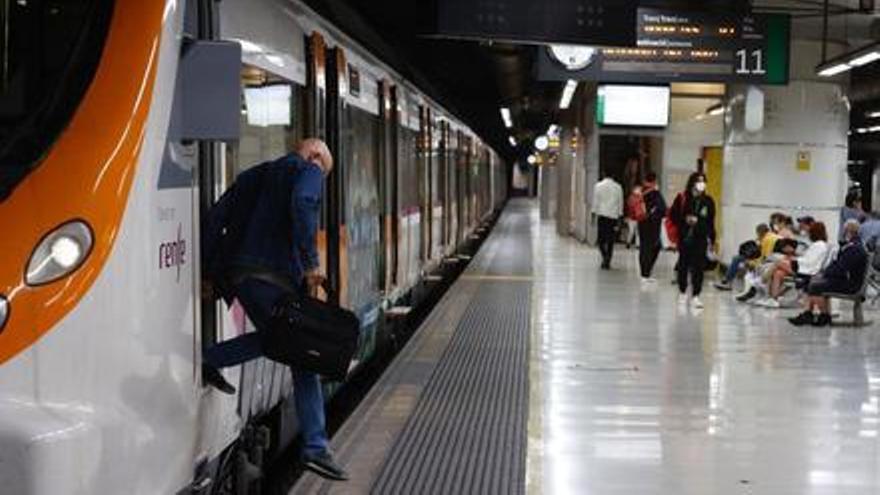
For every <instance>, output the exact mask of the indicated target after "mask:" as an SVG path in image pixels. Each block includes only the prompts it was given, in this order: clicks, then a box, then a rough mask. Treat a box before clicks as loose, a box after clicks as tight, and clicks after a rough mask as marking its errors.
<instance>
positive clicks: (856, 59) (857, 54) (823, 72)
mask: <svg viewBox="0 0 880 495" xmlns="http://www.w3.org/2000/svg"><path fill="white" fill-rule="evenodd" d="M878 60H880V42H877V43H872V44H870V45H867V46H863V47H862V48H859V49H858V50H853V51H851V52H849V53H845V54H843V55H841V56H839V57H836V58H834V59H833V60H831V61H828V62H824V63H822V64H820V65H819V66H818V67H816V73H817V74H819V75H820V76H822V77H831V76H835V75H837V74H840V73H842V72H846V71H848V70H850V69H852V68H855V67H861V66H863V65H868V64H870V63H872V62H876V61H878Z"/></svg>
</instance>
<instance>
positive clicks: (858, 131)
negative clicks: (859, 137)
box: [856, 127, 868, 134]
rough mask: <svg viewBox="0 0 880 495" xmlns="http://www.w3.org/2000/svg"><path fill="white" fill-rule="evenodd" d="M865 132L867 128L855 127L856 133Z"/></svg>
mask: <svg viewBox="0 0 880 495" xmlns="http://www.w3.org/2000/svg"><path fill="white" fill-rule="evenodd" d="M866 132H868V129H865V128H864V127H859V128H858V129H856V134H865V133H866Z"/></svg>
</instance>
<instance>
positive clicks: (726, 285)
mask: <svg viewBox="0 0 880 495" xmlns="http://www.w3.org/2000/svg"><path fill="white" fill-rule="evenodd" d="M712 286H713V287H715V288H716V289H718V290H721V291H729V290H733V286H732V285H730V282H728V281H726V280H722V281H720V282H715V283H714V284H712Z"/></svg>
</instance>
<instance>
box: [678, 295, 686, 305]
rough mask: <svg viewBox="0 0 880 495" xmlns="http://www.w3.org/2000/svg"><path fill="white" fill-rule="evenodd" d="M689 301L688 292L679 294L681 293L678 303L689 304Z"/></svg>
mask: <svg viewBox="0 0 880 495" xmlns="http://www.w3.org/2000/svg"><path fill="white" fill-rule="evenodd" d="M687 303H688V296H687V294H679V295H678V304H679V305H680V306H687Z"/></svg>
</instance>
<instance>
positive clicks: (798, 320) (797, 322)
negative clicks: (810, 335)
mask: <svg viewBox="0 0 880 495" xmlns="http://www.w3.org/2000/svg"><path fill="white" fill-rule="evenodd" d="M814 321H815V318H814V317H813V312H812V311H804V312H803V313H801V314H799V315H797V316H795V317H794V318H789V319H788V322H789V323H791V324H792V325H794V326H796V327H802V326H804V325H812V324H813V322H814Z"/></svg>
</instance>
